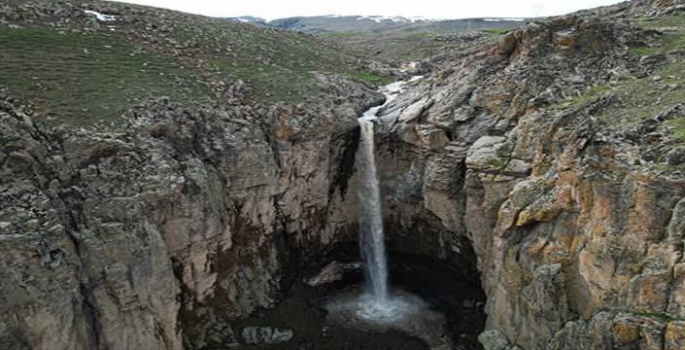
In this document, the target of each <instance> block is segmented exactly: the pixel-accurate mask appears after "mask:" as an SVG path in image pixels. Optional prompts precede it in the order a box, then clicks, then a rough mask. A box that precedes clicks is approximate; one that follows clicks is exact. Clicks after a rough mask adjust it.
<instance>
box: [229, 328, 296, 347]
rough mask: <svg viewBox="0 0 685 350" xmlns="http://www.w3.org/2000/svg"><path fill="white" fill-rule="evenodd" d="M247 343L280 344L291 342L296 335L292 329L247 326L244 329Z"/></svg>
mask: <svg viewBox="0 0 685 350" xmlns="http://www.w3.org/2000/svg"><path fill="white" fill-rule="evenodd" d="M241 334H242V339H243V342H244V343H245V344H279V343H286V342H289V341H290V340H291V339H292V338H293V336H294V335H295V334H294V333H293V331H292V329H281V328H273V327H246V328H243V331H242V333H241Z"/></svg>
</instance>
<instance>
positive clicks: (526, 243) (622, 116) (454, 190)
mask: <svg viewBox="0 0 685 350" xmlns="http://www.w3.org/2000/svg"><path fill="white" fill-rule="evenodd" d="M683 8H685V7H684V6H683V4H682V1H636V2H632V3H629V4H623V5H618V6H615V7H609V8H605V9H601V10H597V11H586V12H583V13H580V14H578V15H573V16H567V17H560V18H555V19H551V20H549V21H546V22H542V23H532V24H529V25H527V26H525V27H524V28H522V29H519V30H516V31H512V32H510V33H507V34H505V35H501V36H497V37H493V38H492V39H490V40H476V41H474V42H470V43H468V44H466V45H465V46H463V47H462V48H461V49H460V50H459V51H458V52H450V53H446V54H445V55H443V56H441V57H443V58H444V59H445V62H443V64H442V66H441V67H439V68H438V69H437V70H436V71H435V72H434V73H433V74H431V75H430V76H427V77H426V78H425V79H424V80H423V81H421V82H418V83H414V84H413V85H412V86H411V87H410V88H409V89H408V91H407V92H406V93H404V94H403V95H401V96H400V97H399V98H398V99H397V100H395V101H393V102H392V103H391V104H390V105H388V106H387V107H386V108H385V109H384V111H382V115H381V122H380V123H379V127H378V128H377V135H376V136H377V140H378V148H377V149H378V154H377V161H378V166H379V173H380V174H381V176H382V178H381V184H382V185H383V186H384V189H383V193H384V194H385V197H384V201H385V203H384V209H385V215H386V228H387V231H388V233H389V236H390V240H391V244H392V245H393V248H396V249H398V250H401V251H405V252H409V253H412V254H424V255H430V256H433V257H438V258H440V259H443V261H445V262H446V263H447V264H452V265H455V266H460V267H463V268H464V270H469V266H466V265H465V264H474V261H476V264H477V268H478V269H479V270H480V273H481V276H480V279H481V281H482V284H483V287H484V290H485V293H486V294H487V298H488V300H487V301H488V302H487V306H486V310H487V313H488V324H487V329H486V331H485V332H484V333H483V334H482V335H481V337H480V338H481V341H482V342H483V344H484V345H485V348H486V349H488V350H492V349H497V350H502V349H559V350H561V349H567V350H571V349H588V348H593V349H595V348H598V349H611V348H614V349H681V348H683V347H685V309H684V308H683V307H682V304H683V302H685V265H684V264H683V262H682V257H683V236H684V235H685V180H683V178H682V174H683V171H685V169H683V163H685V151H684V150H685V136H683V135H685V131H683V130H685V127H684V125H685V124H683V120H685V119H684V118H685V112H683V111H685V109H684V108H683V106H682V103H683V101H682V91H681V89H682V88H683V87H682V79H685V76H684V75H683V74H682V72H683V71H684V69H685V67H684V66H683V65H682V64H683V59H682V57H683V55H682V51H681V50H682V47H680V46H679V45H680V44H682V42H684V41H682V39H683V38H685V36H683V35H685V33H683V28H685V19H684V18H683V17H682V13H681V10H682V9H683ZM79 13H80V12H79ZM58 15H59V13H58V14H55V16H57V17H59V16H58ZM679 16H680V17H679ZM60 18H61V17H60ZM679 21H682V23H681V22H679ZM136 23H137V22H136ZM636 23H640V25H641V26H642V27H638V26H637V25H636ZM645 23H646V24H645ZM665 27H668V28H669V29H668V31H666V30H665V29H663V28H665ZM654 28H662V29H663V30H661V31H656V30H653V29H654ZM314 77H315V79H317V81H318V82H320V84H322V88H321V89H320V90H321V93H322V95H321V96H319V97H317V98H313V99H310V100H308V101H307V102H303V103H300V104H298V105H293V104H283V103H279V104H273V105H270V106H269V107H264V106H261V105H258V104H250V105H249V106H248V105H244V104H241V102H240V101H241V97H240V96H236V97H235V98H232V99H231V101H229V103H225V104H223V103H217V104H215V105H214V107H208V106H209V104H207V105H205V106H193V105H191V104H187V103H186V104H177V103H174V102H170V101H169V100H166V99H160V100H157V101H155V102H150V103H148V104H145V105H142V106H140V107H137V108H134V109H132V110H131V111H129V112H128V113H127V114H126V118H125V122H126V124H125V125H126V127H125V128H123V129H120V130H119V131H111V132H105V131H99V132H98V131H92V130H91V131H86V130H84V129H75V128H71V127H65V126H62V127H57V128H47V127H44V126H42V125H39V124H34V122H33V121H32V120H31V117H32V112H31V109H30V108H29V107H28V106H25V105H22V104H20V103H19V102H17V101H15V100H13V99H11V98H9V97H6V96H4V95H3V96H2V98H1V99H0V253H1V254H0V301H1V302H0V349H5V348H7V349H46V350H47V349H51V350H52V349H84V350H85V349H94V348H106V349H122V350H123V349H202V348H212V347H213V346H226V344H231V343H233V342H234V341H235V334H234V333H233V330H232V328H231V322H232V321H233V320H235V319H237V318H239V317H243V316H247V315H249V314H251V313H252V312H254V311H255V310H257V309H259V308H267V307H271V306H273V305H274V303H276V302H277V299H278V298H277V297H278V293H279V291H281V289H282V288H283V285H284V284H285V283H284V280H285V277H286V275H287V274H288V273H289V272H292V271H294V270H296V269H298V268H299V267H300V263H301V262H302V261H303V258H306V257H310V256H312V255H316V254H319V253H321V252H322V251H325V250H326V249H328V248H330V247H331V246H333V244H334V243H337V242H341V241H350V240H355V239H356V231H357V224H356V217H357V209H356V197H355V196H354V194H353V193H348V192H350V191H352V190H353V189H354V187H355V186H356V184H355V181H357V179H356V178H355V176H354V175H353V173H354V171H353V167H354V155H355V152H356V147H357V141H358V130H357V121H356V118H357V116H358V115H360V113H361V112H362V111H363V110H365V109H366V108H368V107H369V106H371V105H375V104H379V103H380V100H381V99H382V97H381V96H379V94H376V93H373V92H372V91H371V88H370V87H369V86H366V85H364V84H356V83H350V82H349V81H346V80H343V79H339V78H335V77H333V76H329V75H324V74H319V73H317V74H315V75H314ZM243 88H244V87H241V85H240V84H237V85H227V86H224V85H222V91H224V92H226V93H227V94H228V95H232V96H233V95H241V93H240V92H241V91H242V89H243ZM472 254H475V256H472Z"/></svg>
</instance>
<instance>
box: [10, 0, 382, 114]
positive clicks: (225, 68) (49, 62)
mask: <svg viewBox="0 0 685 350" xmlns="http://www.w3.org/2000/svg"><path fill="white" fill-rule="evenodd" d="M53 4H55V3H53ZM55 6H57V7H56V8H58V7H59V6H60V5H55ZM108 6H109V7H116V8H118V11H119V13H121V14H123V15H124V16H126V15H127V14H128V15H129V16H130V20H128V21H121V22H115V23H114V24H113V26H114V27H113V29H114V30H113V31H111V30H110V28H108V27H107V26H100V27H97V28H91V27H88V28H89V30H84V26H85V24H84V23H83V20H82V19H79V18H73V19H72V21H70V22H65V27H63V28H60V31H58V30H56V29H54V28H51V27H46V26H42V24H41V23H24V22H22V21H18V22H17V24H19V25H21V26H22V27H24V28H26V29H10V28H8V27H4V26H3V27H1V28H0V62H2V63H1V64H0V85H4V86H7V87H8V88H9V89H10V93H11V94H12V95H13V96H17V97H19V98H22V99H25V100H30V101H32V102H33V103H35V104H36V105H37V107H38V109H39V112H40V113H39V114H40V115H42V116H45V118H44V120H45V121H47V122H54V124H57V123H63V122H66V123H69V124H73V125H78V126H88V125H94V124H98V123H101V122H102V123H105V124H111V123H112V122H117V120H120V119H119V118H117V117H118V116H120V115H121V113H122V112H123V111H124V110H126V109H128V108H130V107H131V106H133V105H135V104H138V103H140V102H142V101H145V100H146V99H148V98H150V97H160V96H168V97H169V98H170V99H171V100H172V101H175V102H179V103H184V104H185V103H194V102H197V103H211V102H221V99H217V98H216V93H217V92H220V91H216V92H215V91H213V89H212V86H218V85H216V84H213V83H218V82H231V81H236V80H238V79H242V80H244V81H246V82H247V83H248V84H249V85H250V86H251V87H252V90H253V95H251V98H252V99H253V100H255V101H258V102H266V103H271V102H280V101H284V102H290V103H300V102H302V101H304V100H305V99H306V98H312V97H314V98H316V96H318V95H319V94H320V93H321V86H320V81H319V80H318V79H316V78H315V74H314V72H323V73H329V74H330V73H333V74H339V75H342V76H347V77H355V78H357V79H360V80H364V81H372V82H379V83H382V82H384V81H386V80H387V78H383V77H378V76H375V75H373V74H368V73H366V72H359V70H360V68H359V66H360V65H363V64H360V62H361V63H363V61H360V58H359V56H357V55H356V54H355V53H354V52H352V51H351V50H348V49H345V48H344V47H342V46H341V45H339V44H337V43H336V42H335V41H330V42H327V41H325V40H322V39H320V38H318V37H315V36H313V35H304V34H301V33H297V32H292V31H284V30H274V29H269V28H262V27H257V26H252V25H248V24H243V23H236V22H232V21H226V20H223V19H217V18H209V17H202V16H194V15H189V14H183V13H180V12H173V11H162V10H154V11H153V10H150V9H147V8H142V7H141V8H137V10H138V12H136V13H135V14H131V13H129V12H130V11H131V9H130V8H129V6H130V5H119V4H117V3H111V4H108ZM159 11H162V12H159ZM81 33H83V34H81ZM142 34H144V35H142ZM217 90H218V88H217Z"/></svg>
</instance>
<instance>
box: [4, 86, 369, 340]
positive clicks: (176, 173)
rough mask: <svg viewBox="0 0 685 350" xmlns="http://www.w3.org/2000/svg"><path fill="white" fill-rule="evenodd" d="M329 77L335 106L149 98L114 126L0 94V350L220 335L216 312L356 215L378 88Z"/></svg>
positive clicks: (261, 296) (251, 300)
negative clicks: (39, 114)
mask: <svg viewBox="0 0 685 350" xmlns="http://www.w3.org/2000/svg"><path fill="white" fill-rule="evenodd" d="M321 79H323V80H326V79H329V80H330V79H333V78H326V77H321ZM328 83H334V84H335V86H332V87H331V89H333V90H334V91H333V93H336V94H338V96H342V97H343V98H344V100H346V101H348V102H346V103H343V104H333V103H330V104H326V103H321V104H316V105H309V106H307V108H306V109H304V108H301V107H294V106H288V105H278V106H275V107H273V108H271V109H270V110H266V109H261V110H259V111H256V110H254V109H252V108H250V107H245V106H235V107H226V108H223V109H210V108H204V107H187V106H186V107H182V106H178V105H175V104H173V103H170V102H168V101H166V100H160V101H157V102H154V103H150V104H148V105H146V106H142V107H140V108H137V109H134V110H132V111H131V112H129V113H128V116H127V120H128V126H127V128H126V131H125V132H121V133H96V132H86V131H83V130H75V129H71V128H66V127H65V128H60V129H53V130H49V131H48V130H44V129H42V128H41V127H37V126H36V125H34V124H33V122H32V121H31V120H30V118H29V117H28V116H27V113H28V111H27V110H26V109H25V108H23V107H22V106H20V105H19V104H18V103H17V102H15V101H13V100H11V99H9V98H4V99H3V101H2V104H1V105H0V108H1V109H0V123H1V125H2V128H1V129H0V130H1V131H0V140H1V141H2V145H1V148H0V149H1V150H2V152H1V153H0V169H1V175H2V176H0V178H1V180H0V181H1V183H0V186H1V187H0V194H1V196H2V207H1V208H0V229H1V231H0V244H1V246H0V250H1V251H2V258H0V271H1V272H0V298H1V300H2V303H0V315H2V316H0V348H2V349H94V348H108V349H181V348H184V345H183V341H184V339H185V340H186V344H185V348H201V347H203V346H206V345H207V342H205V341H204V340H208V341H209V342H212V341H214V342H216V343H230V342H231V341H232V338H231V337H232V331H231V329H230V327H228V324H227V322H228V321H230V320H234V319H236V318H238V317H240V316H246V315H249V314H250V313H251V312H253V311H254V310H255V309H256V308H259V307H269V306H272V305H273V303H274V301H275V296H276V293H277V292H278V291H279V287H280V280H281V278H282V276H283V273H284V271H287V268H288V267H291V266H289V265H288V264H289V262H291V261H296V260H297V259H296V258H297V257H296V256H295V255H297V254H300V253H302V254H305V253H306V252H307V251H309V250H314V249H318V250H320V248H316V247H317V246H320V245H324V244H329V243H332V242H333V241H334V240H336V239H338V237H343V238H344V237H346V234H347V231H348V226H349V225H351V224H353V223H354V222H355V220H356V212H355V211H354V208H355V205H354V202H352V203H351V204H350V203H349V202H348V203H346V204H345V205H344V206H343V205H342V204H343V201H344V200H345V199H348V198H349V197H348V196H345V194H346V191H347V181H348V178H349V176H350V175H351V166H352V165H351V164H352V163H351V162H353V161H354V157H353V156H354V151H355V149H356V148H355V147H356V138H357V137H358V136H357V135H358V133H357V131H356V129H355V127H356V126H357V123H356V117H357V110H363V109H364V108H366V106H368V105H370V104H374V103H378V102H379V101H378V100H379V98H382V96H379V95H377V94H375V93H374V92H372V90H369V89H367V88H365V87H363V86H361V85H355V84H350V83H347V82H345V81H342V80H340V81H336V80H335V79H333V80H331V81H328ZM352 197H354V196H352ZM355 228H356V226H355ZM351 232H354V231H351ZM293 250H294V252H292V253H290V251H293ZM191 340H197V342H193V341H191Z"/></svg>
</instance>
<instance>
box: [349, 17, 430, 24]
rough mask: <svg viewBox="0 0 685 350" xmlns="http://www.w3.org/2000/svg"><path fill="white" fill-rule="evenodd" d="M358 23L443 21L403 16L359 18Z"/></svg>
mask: <svg viewBox="0 0 685 350" xmlns="http://www.w3.org/2000/svg"><path fill="white" fill-rule="evenodd" d="M357 20H358V21H361V20H372V21H374V22H376V23H381V22H383V21H392V22H395V23H410V22H411V23H416V22H438V21H442V20H443V19H439V18H427V17H421V16H413V17H403V16H359V17H357Z"/></svg>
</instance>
